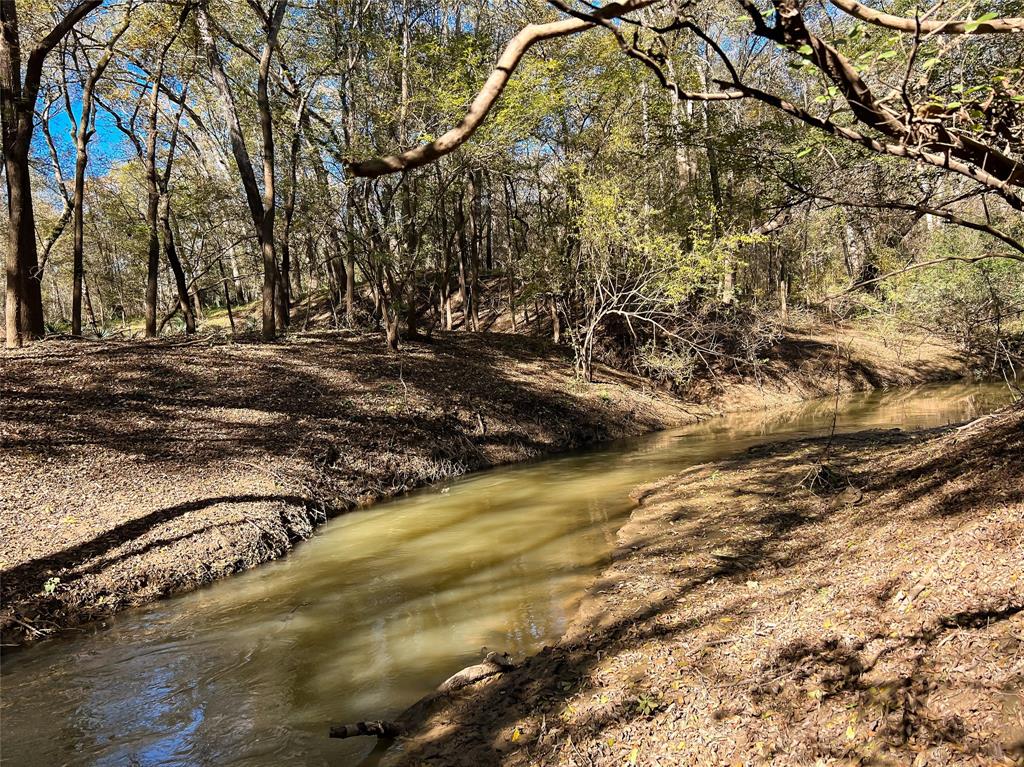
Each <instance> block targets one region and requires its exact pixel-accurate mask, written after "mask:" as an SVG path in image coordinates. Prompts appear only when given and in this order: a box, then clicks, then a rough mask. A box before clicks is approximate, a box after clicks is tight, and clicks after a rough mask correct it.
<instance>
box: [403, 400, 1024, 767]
mask: <svg viewBox="0 0 1024 767" xmlns="http://www.w3.org/2000/svg"><path fill="white" fill-rule="evenodd" d="M826 451H827V452H826ZM812 478H813V479H814V480H815V481H813V482H812V481H809V480H810V479H812ZM635 497H636V499H637V501H638V504H639V505H638V508H637V509H636V511H635V513H634V514H633V516H632V518H631V520H630V521H629V522H628V523H627V525H626V526H625V527H624V528H623V529H622V531H621V532H620V537H619V543H620V546H619V550H618V553H617V555H616V557H615V561H614V562H613V564H612V565H611V566H610V567H609V569H608V570H607V571H606V572H605V573H604V574H603V576H602V577H601V578H600V580H599V581H598V582H597V583H596V584H595V585H594V587H593V588H592V589H591V591H590V593H589V594H588V596H587V597H586V599H585V600H584V603H583V605H582V607H581V610H580V614H579V617H578V620H577V621H576V623H575V625H574V626H573V628H572V629H571V630H570V631H569V632H568V633H567V634H566V636H565V637H564V638H563V640H562V641H561V642H560V643H559V644H558V645H557V646H555V647H552V648H546V649H545V651H544V652H542V653H540V654H539V655H537V656H535V657H532V658H529V659H527V660H526V661H525V662H524V663H523V664H522V665H521V666H520V667H519V668H518V669H516V670H515V671H512V672H509V673H506V674H504V675H502V676H501V677H498V678H496V679H494V680H491V681H489V682H483V683H480V684H479V685H477V686H475V687H473V688H470V689H469V690H467V691H463V692H462V693H460V694H459V695H458V696H456V697H455V698H454V699H450V700H449V701H448V702H447V703H446V704H445V705H443V706H440V707H439V708H438V709H437V710H435V711H434V712H433V714H432V715H431V716H430V717H429V718H427V719H426V720H425V721H424V722H423V723H422V725H421V727H419V728H418V729H417V730H416V731H415V733H414V734H412V735H411V736H410V737H408V738H407V739H405V740H404V741H401V742H400V744H399V746H400V748H399V749H398V750H393V751H392V753H391V757H390V759H391V761H392V762H399V763H402V764H427V763H429V764H445V765H470V764H472V765H492V764H494V765H496V764H501V765H681V764H686V765H732V764H736V765H751V764H774V765H840V764H842V765H854V764H859V765H867V764H871V765H914V767H923V765H947V764H957V765H1014V764H1016V765H1020V764H1024V407H1022V406H1020V405H1018V406H1017V407H1016V408H1011V409H1009V410H1006V411H1003V412H1001V413H999V414H996V415H994V416H988V417H985V418H982V419H979V420H978V421H975V422H972V423H971V424H968V425H965V426H962V427H958V428H950V429H945V430H937V431H930V432H923V433H921V432H919V433H910V434H907V433H901V432H898V431H881V432H879V431H871V432H862V433H859V434H854V435H850V436H844V437H840V438H837V439H836V440H835V442H834V443H833V444H831V446H830V447H828V442H827V441H826V440H813V441H803V442H796V443H788V444H783V445H776V446H772V447H769V448H757V449H755V450H754V451H752V452H750V453H748V454H747V455H744V456H740V457H737V458H735V459H732V460H727V461H723V462H720V463H715V464H709V465H704V466H698V467H693V468H691V469H689V470H687V471H685V472H683V473H681V474H679V475H677V476H674V477H670V478H667V479H664V480H661V481H659V482H658V483H656V484H653V485H651V486H648V487H644V488H640V489H638V490H637V491H636V494H635Z"/></svg>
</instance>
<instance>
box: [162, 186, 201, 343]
mask: <svg viewBox="0 0 1024 767" xmlns="http://www.w3.org/2000/svg"><path fill="white" fill-rule="evenodd" d="M160 229H161V231H162V233H163V237H164V255H165V256H166V258H167V264H168V266H170V267H171V273H172V274H173V275H174V286H175V288H176V289H177V291H178V307H179V308H180V309H181V316H182V318H183V319H184V320H185V333H186V334H188V335H192V334H193V333H195V332H196V316H195V314H194V313H193V311H192V302H191V300H190V299H189V295H188V280H187V278H186V277H185V269H184V268H183V267H182V265H181V259H179V258H178V249H177V248H176V247H175V244H174V230H173V229H172V228H171V198H170V197H169V196H167V195H164V199H163V204H162V205H161V206H160Z"/></svg>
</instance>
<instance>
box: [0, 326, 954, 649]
mask: <svg viewBox="0 0 1024 767" xmlns="http://www.w3.org/2000/svg"><path fill="white" fill-rule="evenodd" d="M837 348H838V349H839V350H840V352H839V353H838V355H837V351H836V350H837ZM837 358H841V364H840V365H839V368H838V371H839V372H838V375H837V374H836V369H837V368H836V360H837ZM964 372H965V365H964V362H963V360H961V359H960V358H959V357H958V355H957V354H956V353H955V352H954V351H953V350H952V349H951V348H949V347H947V346H943V345H942V344H937V343H932V342H928V341H925V340H922V339H918V340H917V341H916V342H915V343H914V344H908V343H907V340H906V338H905V337H904V338H903V339H902V340H901V342H900V344H899V345H898V346H895V345H892V344H887V343H885V342H884V341H883V340H881V339H880V337H879V336H877V335H876V334H873V333H872V332H869V331H865V330H864V329H858V328H843V329H842V331H841V334H840V336H839V337H838V342H837V336H835V335H832V334H830V333H829V332H826V331H823V332H822V333H820V334H818V335H815V334H814V333H813V332H810V331H807V330H804V331H797V332H793V333H791V334H790V335H789V336H787V337H786V338H784V339H783V340H782V341H781V342H780V343H779V344H778V346H777V349H776V352H775V353H773V354H771V355H769V357H768V360H767V361H766V362H764V363H763V364H759V365H758V366H757V367H756V368H755V369H753V370H736V371H733V372H731V373H727V374H718V375H716V376H715V377H714V379H713V380H709V381H706V382H704V381H701V382H697V386H695V394H694V397H693V398H692V401H683V400H681V399H678V398H675V397H672V396H670V395H668V394H666V393H664V392H660V391H658V390H656V389H652V388H651V387H650V386H649V385H648V384H647V383H646V382H645V381H644V380H642V379H639V378H637V377H635V376H632V375H630V374H628V373H623V372H621V371H616V370H611V369H608V368H602V369H600V370H599V371H598V383H596V384H594V385H590V386H582V385H580V384H579V383H578V382H577V381H575V380H574V378H573V377H572V374H571V366H570V364H569V361H568V359H567V351H566V350H565V349H562V348H556V347H552V346H550V345H549V344H547V343H545V342H541V341H537V340H535V339H531V338H528V337H523V336H515V335H502V334H486V335H480V336H477V335H467V334H444V335H442V336H441V337H440V338H438V339H436V340H435V341H434V342H432V343H418V344H410V345H409V347H408V349H407V350H406V351H404V352H403V353H402V354H400V355H389V354H386V353H385V352H383V351H382V350H381V348H380V343H379V339H378V338H377V337H376V336H363V335H357V334H353V333H312V334H304V335H297V336H294V337H292V338H290V339H289V340H288V341H286V342H283V343H280V344H273V345H256V344H246V343H234V344H227V343H223V342H217V341H216V340H215V339H198V340H196V341H192V342H186V343H184V344H183V343H180V342H173V341H158V342H141V341H132V342H111V341H106V342H103V341H100V342H85V341H79V342H67V341H51V342H47V343H43V344H39V345H36V346H33V347H31V348H30V349H26V350H22V351H20V352H7V353H3V354H0V373H2V375H0V399H2V400H3V402H4V405H5V406H4V409H3V411H2V413H0V441H2V443H3V448H4V449H3V451H2V453H0V470H2V471H3V472H4V476H5V482H4V484H3V487H2V488H0V522H2V527H3V530H4V532H5V534H4V536H3V540H2V543H0V594H2V602H3V610H2V614H0V621H2V628H3V636H4V642H5V643H17V642H21V641H25V640H31V639H37V638H41V637H44V636H48V635H52V634H53V633H55V632H56V631H58V630H60V629H62V628H66V627H69V626H73V625H75V624H77V623H80V622H82V621H85V620H90V619H94V618H99V617H102V616H104V615H108V614H110V613H112V612H114V611H116V610H118V609H121V608H124V607H127V606H131V605H137V604H141V603H144V602H147V601H150V600H152V599H156V598H159V597H162V596H165V595H168V594H172V593H176V592H180V591H184V590H188V589H192V588H195V587H198V586H200V585H203V584H205V583H208V582H210V581H212V580H214V579H217V578H220V577H223V576H225V575H227V574H230V573H233V572H237V571H239V570H243V569H246V568H249V567H252V566H254V565H256V564H259V563H260V562H264V561H267V560H269V559H273V558H276V557H278V556H281V555H282V554H284V553H285V552H286V551H287V550H288V549H289V548H290V547H291V546H292V545H294V544H295V543H296V542H297V541H300V540H302V539H304V538H306V537H308V536H309V535H311V534H312V532H313V529H314V528H315V526H316V525H317V524H319V523H321V522H323V521H325V520H326V519H327V518H328V517H329V516H331V515H332V514H336V513H339V512H341V511H344V510H346V509H349V508H353V507H356V506H360V505H364V504H367V503H370V502H372V501H374V500H377V499H381V498H386V497H389V496H393V495H396V494H399V493H402V492H405V491H407V490H410V489H412V488H414V487H417V486H420V485H423V484H427V483H430V482H434V481H438V480H443V479H446V478H450V477H453V476H456V475H459V474H462V473H465V472H467V471H473V470H477V469H481V468H486V467H488V466H494V465H497V464H501V463H509V462H514V461H522V460H527V459H530V458H534V457H536V456H539V455H543V454H546V453H550V452H554V451H558V450H564V449H569V448H573V447H578V446H581V445H586V444H590V443H593V442H597V441H601V440H608V439H613V438H616V437H621V436H628V435H636V434H640V433H643V432H648V431H652V430H656V429H660V428H665V427H667V426H671V425H676V424H680V423H686V422H691V421H693V420H696V419H698V418H701V417H705V416H707V415H711V414H714V413H715V412H716V411H724V410H740V409H750V408H757V407H763V406H766V405H771V404H778V403H779V402H784V401H790V402H793V401H797V400H800V399H804V398H807V397H809V396H816V395H819V394H823V393H829V392H830V391H832V390H834V388H835V386H836V384H837V382H838V385H839V386H840V388H842V389H843V390H853V389H864V388H870V387H873V386H891V385H904V384H909V383H920V382H925V381H931V380H941V379H948V378H954V377H957V376H959V375H962V374H963V373H964Z"/></svg>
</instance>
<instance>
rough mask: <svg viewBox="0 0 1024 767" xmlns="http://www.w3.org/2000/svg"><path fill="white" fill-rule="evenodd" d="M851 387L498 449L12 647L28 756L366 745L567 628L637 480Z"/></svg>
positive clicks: (18, 754) (858, 425) (19, 723)
mask: <svg viewBox="0 0 1024 767" xmlns="http://www.w3.org/2000/svg"><path fill="white" fill-rule="evenodd" d="M1009 399H1010V395H1009V392H1008V391H1007V389H1006V388H1005V387H1004V386H1001V385H996V384H944V385H935V386H926V387H917V388H914V389H902V390H890V391H887V392H869V393H864V394H857V395H853V396H849V397H844V398H843V399H842V400H841V401H840V405H839V411H838V418H837V430H838V431H843V432H847V431H853V430H857V429H863V428H873V427H875V428H878V427H880V428H893V427H898V428H902V429H914V428H925V427H932V426H941V425H945V424H948V423H956V422H960V421H964V420H968V419H971V418H973V417H977V416H979V415H982V414H984V413H986V412H989V411H991V410H993V409H995V408H996V407H998V406H1000V405H1002V404H1004V403H1006V402H1008V401H1009ZM833 405H834V403H833V401H832V400H827V401H824V400H823V401H814V402H809V403H806V404H804V405H801V406H798V407H790V408H785V409H777V410H770V411H759V412H751V413H740V414H735V415H729V416H723V417H719V418H715V419H711V420H708V421H705V422H703V423H701V424H697V425H692V426H686V427H681V428H677V429H673V430H670V431H665V432H660V433H657V434H653V435H649V436H646V437H642V438H636V439H630V440H620V441H617V442H614V443H609V444H606V445H603V446H600V447H598V448H594V449H590V450H586V451H580V452H575V453H571V454H562V455H558V456H554V457H551V458H548V459H545V460H541V461H537V462H533V463H529V464H523V465H518V466H510V467H503V468H497V469H493V470H490V471H486V472H482V473H478V474H474V475H469V476H466V477H462V478H460V479H458V480H455V481H452V482H447V483H444V484H440V485H437V486H433V487H429V488H426V489H423V490H420V491H417V492H415V493H411V494H409V495H407V496H404V497H402V498H399V499H395V500H392V501H388V502H385V503H380V504H378V505H376V506H373V507H372V508H369V509H366V510H362V511H357V512H353V513H350V514H347V515H344V516H341V517H339V518H337V519H335V520H333V521H331V522H329V523H328V524H326V525H324V526H323V527H322V528H320V530H319V531H318V532H317V534H316V535H315V536H314V537H313V538H312V539H311V540H310V541H307V542H305V543H303V544H302V545H300V546H299V547H297V548H296V550H295V551H294V552H293V553H292V554H291V555H290V556H289V557H287V558H286V559H283V560H280V561H277V562H272V563H270V564H267V565H264V566H262V567H260V568H258V569H256V570H253V571H250V572H247V573H244V574H241V575H237V576H235V577H232V578H229V579H227V580H224V581H220V582H218V583H215V584H213V585H212V586H210V587H208V588H205V589H202V590H200V591H197V592H193V593H191V594H185V595H182V596H179V597H175V598H173V599H169V600H166V601H163V602H160V603H157V604H154V605H151V606H149V607H145V608H140V609H136V610H131V611H128V612H125V613H122V614H120V615H117V616H114V617H113V618H111V619H108V620H107V621H105V622H104V624H103V625H102V626H99V625H97V626H91V627H86V628H85V630H84V631H82V632H77V633H76V632H71V633H70V634H69V635H67V636H64V637H61V638H58V639H54V640H51V641H48V642H44V643H41V644H39V645H37V646H34V647H29V648H26V649H23V650H17V651H15V652H12V653H10V654H8V655H7V657H5V658H4V663H3V669H2V680H0V681H2V686H3V696H2V702H0V718H2V721H3V729H2V749H0V754H2V761H3V763H4V764H10V765H47V766H50V765H61V764H67V765H111V766H112V765H147V766H148V765H206V764H209V765H254V766H255V765H279V764H282V763H287V764H305V765H315V764H323V765H348V764H357V763H358V762H359V761H360V760H361V759H362V758H363V757H364V756H365V755H367V754H368V753H369V752H370V750H371V749H372V748H373V746H374V743H373V740H372V739H356V740H348V741H336V740H329V739H328V738H327V729H328V726H329V724H330V723H331V722H347V721H353V720H357V719H363V718H370V717H373V718H378V717H380V718H387V717H388V716H389V715H394V714H396V713H397V712H399V711H401V710H402V709H404V708H405V707H406V706H407V705H409V704H410V703H412V702H413V701H415V700H416V699H418V698H419V697H420V696H422V695H423V694H425V693H427V692H429V691H430V690H431V689H433V688H434V686H435V685H437V684H438V683H439V682H440V681H442V680H443V679H444V678H445V677H447V676H448V675H449V674H451V673H453V672H454V671H456V670H458V669H460V668H462V667H463V666H466V665H468V664H470V663H473V662H476V661H477V660H478V659H479V658H480V654H481V648H482V647H485V646H486V647H488V648H490V649H497V650H505V651H508V652H510V653H512V654H513V655H514V656H517V657H518V656H522V655H523V654H526V653H530V652H534V651H536V650H538V649H540V648H541V647H542V646H544V645H545V644H551V643H553V642H555V641H556V640H557V639H558V637H559V636H560V635H561V634H562V633H563V632H564V630H565V629H566V627H567V626H568V623H569V621H570V620H571V618H572V615H573V613H574V611H575V608H576V606H577V604H578V601H579V598H580V596H581V594H582V593H583V591H584V589H585V588H586V586H587V584H588V583H589V582H590V581H591V580H592V579H593V578H594V576H595V575H596V574H597V573H598V572H599V571H600V569H601V567H602V566H603V565H604V564H605V563H606V562H607V561H608V557H609V555H610V553H611V551H612V549H613V547H614V544H615V536H616V531H617V530H618V528H619V527H620V526H621V524H622V522H623V521H624V519H625V518H626V517H627V516H628V514H629V512H630V509H631V508H632V503H631V502H630V500H629V497H628V496H629V492H630V490H632V489H633V488H634V487H635V486H637V485H639V484H642V483H645V482H649V481H652V480H654V479H657V478H659V477H662V476H666V475H668V474H671V473H673V472H676V471H679V470H681V469H683V468H685V467H687V466H691V465H694V464H697V463H704V462H707V461H711V460H715V459H718V458H722V457H725V456H729V455H734V454H737V453H739V452H741V451H743V450H746V449H747V448H749V447H751V446H753V445H756V444H760V443H764V442H768V441H775V440H781V439H789V438H796V437H806V436H814V435H821V434H827V433H828V431H829V430H830V428H831V426H832V418H833Z"/></svg>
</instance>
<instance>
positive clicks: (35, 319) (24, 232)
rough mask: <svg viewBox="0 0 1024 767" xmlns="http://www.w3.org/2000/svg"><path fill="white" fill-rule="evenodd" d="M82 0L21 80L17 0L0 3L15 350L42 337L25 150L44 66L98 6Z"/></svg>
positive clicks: (11, 342)
mask: <svg viewBox="0 0 1024 767" xmlns="http://www.w3.org/2000/svg"><path fill="white" fill-rule="evenodd" d="M102 2H103V0H83V2H81V3H80V4H79V5H76V6H74V7H73V8H72V10H70V11H68V12H67V13H65V14H62V15H61V16H60V17H59V21H58V22H57V24H56V25H55V26H54V27H53V29H52V30H49V32H46V29H45V28H44V29H43V30H40V31H41V32H43V33H44V34H42V35H40V37H39V40H40V41H41V42H40V43H39V44H37V45H35V46H34V47H32V48H31V49H29V50H28V56H27V57H26V59H25V61H26V64H27V66H26V68H25V79H24V82H23V81H22V71H21V64H22V53H23V52H24V51H23V50H22V47H21V37H20V29H19V23H18V4H17V2H15V0H0V145H2V147H3V154H4V166H5V170H6V171H7V210H8V226H9V227H10V231H9V232H8V248H7V306H6V312H5V314H6V317H5V319H6V326H7V328H6V334H7V345H8V346H9V347H12V348H13V347H18V346H22V345H23V344H25V343H27V342H28V341H30V340H32V339H34V338H42V336H43V334H44V332H45V328H44V326H43V292H42V274H41V273H40V270H39V256H38V252H37V250H36V222H35V213H34V210H33V207H32V181H31V176H30V173H29V162H28V160H29V152H30V150H31V145H32V131H33V129H34V128H35V106H36V99H37V97H38V96H39V86H40V82H41V80H42V72H43V62H44V61H45V59H46V57H47V55H49V53H50V51H52V50H53V48H54V47H56V46H57V44H58V43H60V41H61V40H63V39H64V38H65V37H66V36H67V35H68V33H69V32H70V31H71V29H72V28H73V27H74V26H75V24H77V23H78V22H79V21H81V20H82V19H83V18H85V17H86V16H87V15H88V14H90V13H92V11H94V10H95V9H96V8H98V7H99V6H100V5H101V4H102Z"/></svg>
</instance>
